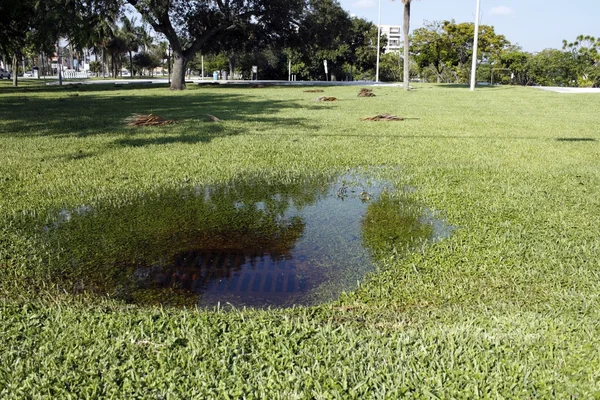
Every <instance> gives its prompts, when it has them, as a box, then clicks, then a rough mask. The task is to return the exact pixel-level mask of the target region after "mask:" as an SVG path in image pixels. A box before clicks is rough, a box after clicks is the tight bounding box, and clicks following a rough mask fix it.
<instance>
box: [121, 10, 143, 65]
mask: <svg viewBox="0 0 600 400" xmlns="http://www.w3.org/2000/svg"><path fill="white" fill-rule="evenodd" d="M121 24H122V25H123V26H122V28H121V35H122V37H123V41H124V42H125V47H126V50H127V53H128V54H129V73H130V74H131V76H133V74H134V72H133V52H134V51H138V49H139V47H140V39H139V37H138V34H139V31H138V30H137V29H136V28H137V27H136V26H135V17H134V18H131V19H130V18H127V16H126V15H123V16H122V17H121Z"/></svg>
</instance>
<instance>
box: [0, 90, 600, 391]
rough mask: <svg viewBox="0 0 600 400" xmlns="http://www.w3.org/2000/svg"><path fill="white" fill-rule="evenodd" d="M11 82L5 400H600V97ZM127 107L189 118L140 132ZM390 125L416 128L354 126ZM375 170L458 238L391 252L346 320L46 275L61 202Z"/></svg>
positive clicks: (334, 307) (119, 201)
mask: <svg viewBox="0 0 600 400" xmlns="http://www.w3.org/2000/svg"><path fill="white" fill-rule="evenodd" d="M9 84H10V83H9V82H0V160H1V162H0V195H1V196H0V216H1V218H2V219H1V221H2V222H1V223H0V266H1V268H2V270H3V274H2V277H0V293H1V296H2V299H3V300H2V301H3V305H2V307H1V308H0V323H1V325H0V339H1V343H2V344H1V345H0V350H1V351H0V393H1V394H2V397H3V398H10V397H13V398H22V397H27V396H33V397H35V396H40V397H44V396H46V397H52V398H60V397H64V396H66V394H68V393H70V394H72V395H73V396H74V397H77V398H81V397H86V396H88V397H99V396H107V397H108V396H118V397H123V398H129V397H135V396H138V397H152V398H154V397H158V398H163V397H168V396H173V397H183V398H194V397H198V398H218V397H225V396H226V395H229V396H230V397H234V398H240V397H244V396H246V397H255V398H286V399H289V398H343V397H349V398H368V397H378V398H398V397H402V396H406V397H409V396H414V397H422V398H425V397H435V396H438V397H441V398H451V397H509V398H510V397H521V398H532V397H542V398H545V397H558V398H564V397H577V398H593V397H597V396H599V395H600V384H599V383H598V382H600V376H599V372H598V371H600V361H599V359H598V348H600V339H598V338H599V337H600V329H599V327H598V319H599V317H600V315H599V314H600V313H599V311H598V310H600V301H599V295H600V289H599V288H600V235H598V226H599V224H600V212H599V210H600V196H599V195H600V189H599V188H600V142H599V141H596V140H598V139H600V132H599V131H598V127H599V126H600V115H599V114H598V112H597V110H598V109H600V97H598V96H595V95H593V94H592V95H587V94H586V95H565V94H556V93H549V92H542V91H537V90H535V89H530V88H516V87H497V88H482V89H481V90H478V91H476V92H475V93H471V92H469V90H468V89H465V88H456V87H452V86H432V85H421V86H417V90H416V91H413V92H404V91H402V90H401V89H399V88H393V87H381V88H375V89H374V92H375V94H376V95H377V97H374V98H358V97H356V94H357V93H358V90H359V88H356V87H332V88H326V89H325V95H327V96H335V97H337V98H338V99H339V101H338V102H334V103H318V102H315V101H314V100H315V98H316V97H317V96H318V95H319V94H314V93H305V92H304V90H305V88H263V89H249V88H221V87H202V88H198V87H192V88H191V89H190V90H188V91H186V92H184V93H175V92H169V91H168V90H166V89H165V88H164V87H160V88H156V87H151V86H131V87H123V88H115V87H114V85H112V86H106V87H99V86H89V87H88V86H79V87H64V88H60V87H43V86H38V85H37V83H34V82H27V83H25V82H24V83H23V85H22V87H21V88H18V89H12V88H11V87H10V86H9ZM132 113H155V114H158V115H161V116H163V117H165V118H168V119H174V120H176V121H178V123H177V124H176V125H173V126H166V127H159V128H128V127H126V126H125V124H124V122H123V120H124V118H126V117H127V116H129V115H131V114H132ZM381 113H391V114H395V115H398V116H402V117H407V118H408V119H407V120H405V121H403V122H360V120H359V119H360V117H364V116H373V115H375V114H381ZM206 114H212V115H215V116H217V117H219V118H220V119H222V120H223V122H221V123H212V122H206V118H205V115H206ZM559 139H571V140H566V141H565V140H559ZM573 139H594V140H587V141H579V140H573ZM381 165H384V166H388V167H390V168H386V169H385V171H386V172H385V175H386V176H385V178H386V179H389V180H391V181H393V182H394V183H395V184H397V185H398V186H400V187H407V188H410V190H409V191H408V192H410V197H411V199H412V200H413V201H415V202H417V203H418V204H421V205H423V206H424V207H427V209H428V210H429V212H431V213H434V214H435V215H436V216H440V217H442V218H444V219H445V220H446V221H448V223H449V224H451V225H452V226H455V227H456V229H455V230H454V231H453V233H452V236H451V237H450V238H448V239H445V240H442V241H440V242H438V243H435V244H433V245H428V246H425V247H423V248H422V249H420V250H419V251H415V252H413V253H411V254H410V255H408V256H405V255H403V254H394V253H393V252H391V253H390V254H389V256H388V257H384V258H383V259H382V260H381V262H380V263H379V267H380V268H379V271H378V272H377V273H376V274H373V275H372V276H371V277H370V279H369V280H367V281H366V282H363V283H362V284H361V286H360V287H359V289H358V290H357V291H355V292H353V293H348V294H347V295H344V296H343V297H342V299H340V300H339V301H338V302H337V303H335V304H325V305H322V306H319V307H314V308H307V309H291V310H276V311H275V310H274V311H253V310H235V311H224V310H220V311H218V312H212V311H210V312H209V311H199V310H177V309H168V310H161V309H144V308H137V307H133V306H128V305H125V304H123V303H121V302H119V301H113V300H110V299H108V300H106V299H103V300H99V299H97V298H91V297H87V296H86V295H85V294H83V295H81V296H80V297H77V298H72V297H71V295H66V294H65V293H61V292H58V291H56V290H55V288H54V287H53V286H52V285H50V284H47V285H45V283H44V276H43V273H42V272H36V271H41V269H40V268H41V267H40V266H43V265H45V263H46V261H47V260H48V258H49V257H53V254H54V253H53V249H44V248H40V247H39V246H37V243H39V242H37V241H36V240H35V237H34V236H35V234H36V233H35V232H36V231H35V229H34V228H33V227H34V226H36V224H39V221H42V222H44V221H50V220H52V218H53V217H55V216H56V213H57V212H59V211H60V210H61V209H62V208H69V209H73V208H76V207H78V206H81V205H89V204H92V205H93V204H104V205H110V206H111V207H124V206H126V205H127V204H132V203H135V201H137V200H138V199H140V197H142V196H147V195H151V194H157V193H162V192H164V191H165V190H169V189H177V188H182V187H190V186H193V185H195V184H209V183H227V182H231V181H232V180H234V179H239V178H243V177H244V176H260V177H262V178H263V179H268V180H280V181H282V182H285V181H286V179H288V180H289V179H294V176H298V175H299V174H301V175H303V176H311V175H318V174H321V173H323V172H333V171H338V172H339V171H345V170H347V169H348V168H356V167H361V166H381ZM36 221H38V222H36ZM42 225H43V223H42ZM32 232H33V233H32ZM39 234H41V233H39ZM32 287H34V288H35V291H36V292H35V293H34V292H33V291H32V290H31V288H32Z"/></svg>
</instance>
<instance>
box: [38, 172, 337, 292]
mask: <svg viewBox="0 0 600 400" xmlns="http://www.w3.org/2000/svg"><path fill="white" fill-rule="evenodd" d="M328 182H329V179H328V178H326V177H321V178H320V179H311V180H297V181H295V182H292V183H287V184H280V185H276V184H269V183H265V182H260V181H254V182H250V183H248V182H242V181H236V182H233V183H232V184H230V185H214V186H205V187H196V188H188V189H182V190H179V191H172V192H166V193H162V194H161V195H156V196H149V197H146V198H143V199H141V200H140V201H138V202H135V203H131V204H129V205H126V206H123V207H119V208H111V207H97V208H96V209H95V210H94V211H93V212H90V213H88V214H86V215H76V216H74V217H73V218H72V219H71V220H70V221H69V222H67V223H60V224H58V226H57V227H56V229H53V230H52V231H51V232H50V235H49V238H50V241H51V242H52V244H53V245H54V246H60V247H61V248H62V249H63V252H64V253H65V254H64V255H63V257H62V259H63V260H64V259H70V260H73V263H72V265H73V266H74V267H73V268H72V269H70V270H67V271H64V269H63V268H60V266H58V265H57V267H59V268H58V270H61V269H63V271H64V273H63V274H61V276H60V278H59V279H66V280H72V281H83V282H84V283H85V286H86V288H90V289H91V288H96V290H99V291H102V292H109V293H110V292H112V291H114V290H115V288H117V287H120V288H121V289H123V287H124V286H127V285H128V283H127V282H124V281H127V279H124V278H125V277H127V276H128V275H131V274H132V273H133V274H137V275H139V276H141V277H142V278H141V279H137V278H136V279H133V280H132V282H133V283H136V284H137V283H139V282H142V281H148V279H151V280H156V279H158V278H157V277H159V276H160V275H161V274H162V275H166V274H168V273H170V274H173V273H175V274H178V275H177V276H180V277H184V276H183V274H182V273H178V272H177V271H176V269H173V268H174V267H176V266H177V264H178V263H179V262H182V261H183V259H182V257H183V258H185V256H184V255H185V254H186V252H188V253H189V252H191V253H194V254H196V255H200V254H202V255H204V256H206V253H207V251H209V250H211V249H218V251H219V252H220V253H222V254H224V255H225V256H224V257H229V255H233V256H234V258H233V260H232V261H227V262H225V263H224V264H223V265H221V266H220V267H219V268H214V271H211V274H214V276H213V277H214V278H215V279H220V278H219V274H220V275H221V278H225V277H229V276H231V274H232V272H234V271H235V270H236V264H239V263H240V262H241V261H240V260H241V257H244V258H246V257H249V256H252V255H260V256H262V255H263V254H269V255H270V256H271V257H272V258H273V259H277V258H279V257H286V256H289V254H290V251H291V250H292V249H293V247H294V245H295V243H296V242H297V241H298V239H299V238H300V237H301V236H302V234H303V232H304V226H305V224H304V221H303V220H302V218H301V217H298V216H288V215H286V213H288V211H289V210H290V209H291V208H292V207H294V208H296V209H301V208H303V207H304V206H306V205H308V204H313V203H314V202H315V201H317V200H318V198H319V197H321V196H322V195H323V194H324V193H326V189H327V184H328ZM236 254H239V255H240V258H239V260H238V261H235V260H236V258H235V255H236ZM196 258H197V257H196ZM227 260H229V258H227ZM240 265H241V264H240ZM240 265H237V268H238V269H239V266H240ZM182 267H183V266H182V265H179V266H178V268H180V269H181V268H182ZM143 270H145V271H143ZM152 271H153V272H152ZM150 272H152V273H153V274H154V277H153V278H149V277H148V275H151V273H150ZM192 277H193V274H192ZM187 278H188V276H187V275H186V276H185V279H182V281H186V279H187ZM130 281H131V280H130ZM132 282H130V283H132ZM130 289H131V288H130ZM128 290H129V289H128Z"/></svg>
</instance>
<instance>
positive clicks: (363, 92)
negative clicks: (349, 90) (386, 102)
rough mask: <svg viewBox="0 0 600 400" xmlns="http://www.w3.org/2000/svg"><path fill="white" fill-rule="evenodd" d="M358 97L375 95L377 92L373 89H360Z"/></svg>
mask: <svg viewBox="0 0 600 400" xmlns="http://www.w3.org/2000/svg"><path fill="white" fill-rule="evenodd" d="M358 97H375V93H373V89H366V88H363V89H360V92H358Z"/></svg>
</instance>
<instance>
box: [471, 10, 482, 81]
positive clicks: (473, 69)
mask: <svg viewBox="0 0 600 400" xmlns="http://www.w3.org/2000/svg"><path fill="white" fill-rule="evenodd" d="M480 6H481V0H477V8H476V11H475V38H474V40H473V65H472V66H471V91H472V92H473V91H474V90H475V81H476V79H477V76H476V75H477V46H478V44H479V9H480Z"/></svg>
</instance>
